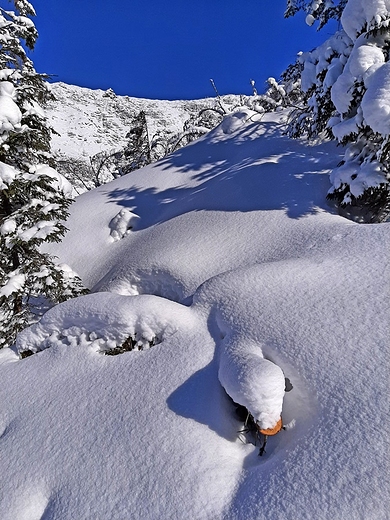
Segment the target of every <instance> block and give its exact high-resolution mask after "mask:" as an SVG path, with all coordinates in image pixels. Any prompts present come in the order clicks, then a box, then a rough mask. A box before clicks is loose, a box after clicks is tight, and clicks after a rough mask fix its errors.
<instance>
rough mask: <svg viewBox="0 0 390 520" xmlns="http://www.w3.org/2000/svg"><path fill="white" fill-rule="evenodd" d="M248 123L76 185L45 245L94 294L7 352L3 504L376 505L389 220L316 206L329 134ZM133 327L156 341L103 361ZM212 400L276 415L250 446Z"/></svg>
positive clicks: (330, 162)
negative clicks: (114, 230)
mask: <svg viewBox="0 0 390 520" xmlns="http://www.w3.org/2000/svg"><path fill="white" fill-rule="evenodd" d="M75 109H77V107H75ZM259 119H260V118H259V117H258V116H255V115H253V116H251V117H245V118H241V117H239V116H237V115H235V116H233V117H230V118H229V119H228V120H227V121H224V122H223V124H222V125H220V126H219V127H218V128H216V129H215V130H213V131H212V132H211V133H210V134H209V135H208V136H206V137H204V138H201V139H200V140H198V141H197V142H195V143H193V144H191V145H190V146H187V147H185V148H182V149H180V150H179V151H178V152H176V153H174V154H172V155H170V156H168V157H166V158H165V159H164V160H162V161H160V162H158V163H156V164H153V165H149V166H147V167H146V168H143V169H142V170H139V171H135V172H132V173H131V175H126V176H124V177H122V178H120V179H117V180H115V181H113V182H112V183H110V184H107V185H105V186H102V187H100V188H98V189H96V190H93V191H91V192H88V193H85V194H83V195H81V196H79V197H78V198H77V200H76V202H75V203H74V205H73V206H72V208H71V215H70V217H69V219H68V221H67V222H66V226H67V227H68V228H69V233H68V234H67V235H66V237H65V238H64V241H63V242H62V243H60V244H48V245H45V247H46V248H47V251H49V252H51V253H52V254H56V255H57V256H58V257H59V259H60V261H61V262H66V263H67V264H69V265H72V267H73V268H74V269H76V270H77V271H78V272H79V273H80V274H81V276H82V277H83V280H84V281H85V282H86V283H87V284H88V285H89V286H90V287H91V288H94V291H95V292H94V293H93V294H91V295H88V296H84V297H80V298H77V299H74V300H70V301H67V302H65V303H63V304H60V305H58V306H56V307H54V308H52V309H51V310H50V311H48V312H47V313H46V314H45V315H44V317H43V318H42V320H41V322H40V323H39V324H36V325H34V326H32V327H31V328H29V329H27V330H25V331H24V332H23V333H22V334H20V336H19V338H18V340H17V347H16V349H2V350H1V351H0V380H1V385H0V400H1V403H2V407H1V411H0V473H1V475H2V485H1V489H0V495H1V500H0V517H1V518H2V520H15V519H23V518H28V519H34V518H37V519H42V518H50V519H51V520H71V519H72V520H73V519H75V518H77V519H80V520H84V519H85V520H87V519H90V518H99V519H107V520H108V519H110V520H111V519H118V520H119V519H124V518H132V519H143V520H144V519H147V520H155V519H160V518H161V519H165V518H172V519H182V518H194V519H197V520H209V519H210V520H211V519H215V518H221V519H222V518H223V519H227V520H237V519H241V518H245V519H248V520H268V519H271V518H275V519H278V520H283V519H286V520H287V519H290V518H297V519H309V518H310V519H312V518H315V519H317V520H327V519H329V518H336V519H340V520H341V519H344V518H345V519H346V518H348V519H349V518H354V519H355V518H362V519H363V518H364V519H369V518H372V519H375V520H385V519H386V518H388V510H389V504H390V492H389V489H388V487H386V486H385V485H384V482H386V481H387V477H388V475H389V471H390V466H389V464H390V463H389V459H388V457H387V454H388V449H389V436H388V359H389V343H388V338H389V335H390V331H389V320H388V308H387V306H386V302H387V301H388V296H389V294H388V291H389V288H388V284H386V283H384V280H387V279H388V276H389V272H388V250H389V246H390V227H389V225H390V224H381V225H370V226H362V225H358V224H355V223H352V222H351V221H348V220H345V219H343V218H342V217H340V216H338V215H336V214H335V213H334V212H333V210H332V209H331V208H329V207H327V206H326V203H325V198H326V192H327V190H328V188H329V178H328V174H329V171H330V170H331V169H333V168H334V167H335V166H336V165H337V164H338V163H339V161H340V155H339V154H340V150H339V149H338V148H337V147H336V146H334V145H333V144H332V143H320V142H318V143H316V144H310V145H308V144H307V143H306V142H305V141H304V140H295V141H292V140H289V139H288V138H287V137H286V135H284V134H283V130H284V124H285V121H286V114H283V113H278V114H273V115H265V116H264V117H263V118H262V119H261V121H259ZM122 210H128V211H131V212H134V213H135V214H136V215H139V217H140V218H139V220H138V221H137V226H136V227H135V228H134V230H133V231H132V232H131V233H127V234H125V235H124V236H123V238H122V239H121V240H117V241H113V239H112V237H110V235H109V233H108V229H109V228H110V222H112V219H113V217H114V216H115V215H118V214H119V213H120V212H121V211H122ZM124 214H126V212H125V213H124ZM118 293H120V294H118ZM146 293H147V294H146ZM172 300H176V301H172ZM129 335H138V337H139V338H144V340H146V341H148V340H150V339H151V338H152V337H154V336H158V337H159V340H160V343H159V344H157V345H155V346H153V347H152V348H149V349H146V350H144V351H132V352H125V353H123V354H121V355H117V356H106V355H104V351H105V350H107V349H109V348H110V347H112V346H113V345H120V344H122V343H123V341H124V340H126V338H127V337H128V336H129ZM26 350H30V351H32V352H37V353H35V354H34V355H31V356H29V357H27V358H25V359H20V358H19V356H18V353H19V352H24V351H26ZM284 377H288V378H289V380H290V381H291V383H292V385H293V389H292V391H291V392H288V393H286V394H284ZM227 394H230V397H231V398H232V399H233V400H234V401H235V402H238V403H241V404H244V405H245V406H248V408H249V409H250V410H251V411H252V413H253V414H254V416H255V417H256V420H257V421H258V422H259V424H261V425H263V426H268V425H270V424H272V423H273V422H275V421H276V420H277V419H278V417H279V416H280V412H281V413H282V419H283V423H284V424H285V425H286V430H284V431H281V432H280V433H278V434H277V435H275V436H273V437H271V438H269V440H268V444H267V448H266V453H265V454H264V455H263V456H262V457H259V455H258V451H259V450H258V447H257V448H256V447H255V446H253V445H252V444H250V443H244V442H242V440H240V434H239V433H238V431H239V430H240V429H242V428H243V423H242V422H240V421H239V420H238V419H237V418H236V416H235V407H234V405H233V403H232V400H231V399H230V398H229V397H228V395H227Z"/></svg>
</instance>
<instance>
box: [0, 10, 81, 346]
mask: <svg viewBox="0 0 390 520" xmlns="http://www.w3.org/2000/svg"><path fill="white" fill-rule="evenodd" d="M14 5H15V9H16V10H15V11H5V10H4V9H1V8H0V347H3V346H4V345H9V344H12V343H13V342H14V340H15V337H16V334H17V333H18V332H19V331H20V330H21V329H23V328H24V327H25V326H26V325H27V324H28V323H29V322H30V320H31V318H32V315H33V314H34V309H33V304H32V301H33V299H34V298H37V297H39V296H43V297H46V298H48V299H49V300H51V301H53V302H57V301H63V300H65V299H67V298H69V297H71V296H73V295H76V294H80V292H82V290H83V289H82V285H81V281H80V279H79V278H78V277H77V276H76V275H75V274H74V273H73V272H72V271H71V270H70V269H69V268H68V267H66V266H65V267H64V266H61V265H58V264H57V263H56V262H55V261H54V258H52V257H50V256H49V255H48V254H45V253H43V252H42V251H41V250H40V245H41V244H42V243H43V242H53V241H60V240H61V238H62V236H63V235H64V233H65V232H66V228H65V227H64V225H63V224H62V223H61V221H63V220H64V219H65V218H66V217H67V215H68V208H69V205H70V204H71V200H72V199H71V196H72V189H71V186H70V185H69V183H68V182H66V181H65V179H63V178H62V177H61V176H60V175H59V174H58V173H57V172H56V171H55V170H54V169H53V168H51V167H50V166H49V164H52V160H51V157H50V135H51V129H50V127H49V126H48V125H47V122H46V119H45V116H44V113H43V110H42V108H41V106H40V103H42V102H43V101H44V100H45V99H46V98H47V97H48V96H49V91H48V88H47V85H46V82H45V80H44V79H45V78H44V76H42V75H40V74H37V72H36V71H35V69H34V66H33V63H32V61H31V60H30V59H29V58H28V57H27V55H26V51H25V49H24V45H25V46H26V47H28V48H30V49H32V48H33V47H34V44H35V41H36V38H37V31H36V29H35V26H34V24H33V23H32V21H31V20H30V18H28V17H29V16H34V14H35V13H34V9H33V7H32V6H31V4H30V3H29V2H27V1H25V0H15V1H14Z"/></svg>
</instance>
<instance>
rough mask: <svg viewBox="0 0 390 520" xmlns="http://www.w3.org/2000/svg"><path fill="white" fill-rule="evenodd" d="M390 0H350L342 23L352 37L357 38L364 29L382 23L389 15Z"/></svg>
mask: <svg viewBox="0 0 390 520" xmlns="http://www.w3.org/2000/svg"><path fill="white" fill-rule="evenodd" d="M389 11H390V1H389V0H369V1H367V0H348V2H347V4H346V6H345V8H344V10H343V14H342V15H341V23H342V25H343V28H344V30H345V32H346V33H347V34H348V36H349V37H350V38H351V39H356V38H357V37H358V36H359V34H360V33H361V32H362V30H363V29H365V28H366V26H368V28H370V27H371V26H374V25H376V24H380V23H381V21H382V20H386V19H388V17H389Z"/></svg>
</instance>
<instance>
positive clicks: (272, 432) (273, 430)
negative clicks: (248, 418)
mask: <svg viewBox="0 0 390 520" xmlns="http://www.w3.org/2000/svg"><path fill="white" fill-rule="evenodd" d="M282 427H283V423H282V418H280V419H279V421H278V422H277V423H276V424H275V426H274V427H273V428H268V429H267V430H260V428H259V427H258V430H259V432H260V433H262V434H263V435H276V434H277V433H279V432H280V430H281V429H282Z"/></svg>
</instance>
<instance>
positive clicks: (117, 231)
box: [109, 208, 139, 240]
mask: <svg viewBox="0 0 390 520" xmlns="http://www.w3.org/2000/svg"><path fill="white" fill-rule="evenodd" d="M138 220H139V216H138V215H136V214H135V213H132V212H131V211H129V210H128V209H126V208H123V209H121V210H120V212H119V213H118V214H117V215H115V217H114V218H113V219H112V220H111V222H110V224H109V227H110V229H111V231H110V235H111V236H112V238H113V239H114V240H120V239H121V238H123V237H125V236H126V235H127V234H128V233H129V232H130V230H131V229H133V228H134V226H136V225H137V222H138Z"/></svg>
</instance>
